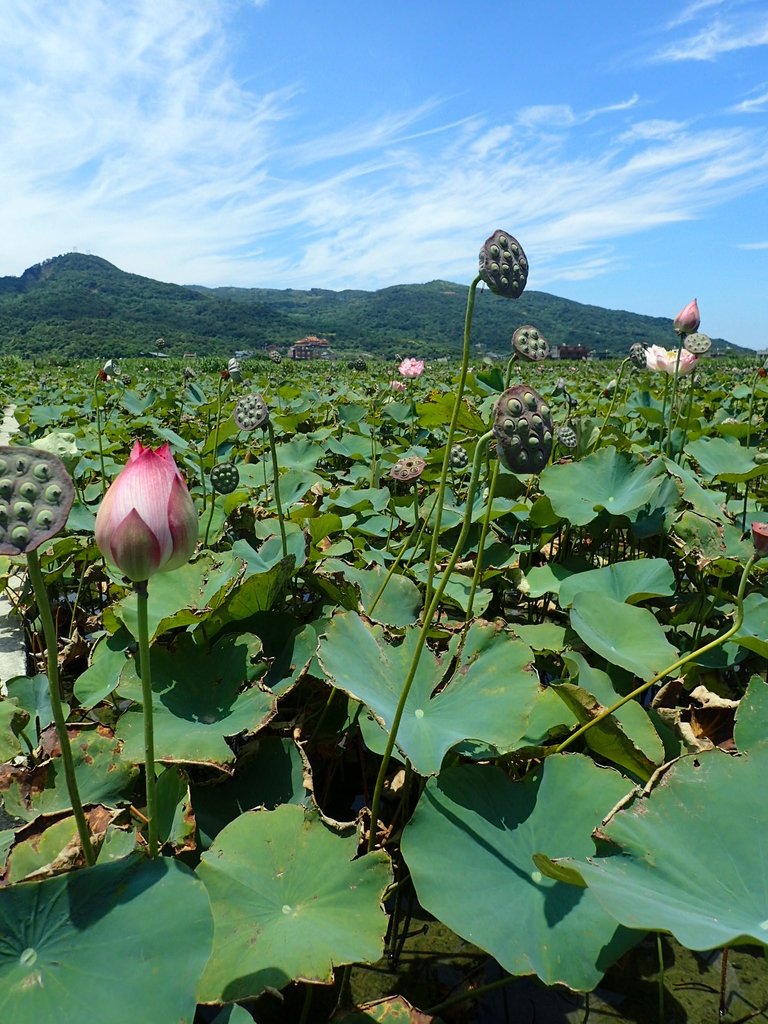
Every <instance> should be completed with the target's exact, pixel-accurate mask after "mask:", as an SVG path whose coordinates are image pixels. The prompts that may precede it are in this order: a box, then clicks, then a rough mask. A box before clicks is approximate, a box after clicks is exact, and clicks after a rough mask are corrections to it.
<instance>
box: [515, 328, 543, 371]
mask: <svg viewBox="0 0 768 1024" xmlns="http://www.w3.org/2000/svg"><path fill="white" fill-rule="evenodd" d="M512 348H513V349H514V350H515V352H517V353H518V354H519V355H521V356H523V357H524V358H525V359H530V360H532V361H533V362H538V361H539V360H540V359H546V358H547V356H548V355H549V342H548V341H547V339H546V338H545V337H544V335H543V334H539V332H538V330H537V329H536V328H535V327H531V325H530V324H525V326H524V327H518V328H517V330H516V331H515V333H514V334H513V335H512Z"/></svg>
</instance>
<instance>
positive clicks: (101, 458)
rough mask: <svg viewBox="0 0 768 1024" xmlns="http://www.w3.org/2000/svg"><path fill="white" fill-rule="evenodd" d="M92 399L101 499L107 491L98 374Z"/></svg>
mask: <svg viewBox="0 0 768 1024" xmlns="http://www.w3.org/2000/svg"><path fill="white" fill-rule="evenodd" d="M93 397H94V401H95V403H96V438H97V440H98V442H99V465H100V467H101V496H102V498H103V497H104V494H105V492H106V490H107V471H106V470H105V468H104V442H103V440H102V437H101V405H100V395H99V375H98V374H96V377H95V378H94V381H93Z"/></svg>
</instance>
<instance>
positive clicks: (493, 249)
mask: <svg viewBox="0 0 768 1024" xmlns="http://www.w3.org/2000/svg"><path fill="white" fill-rule="evenodd" d="M478 273H479V275H480V279H481V280H482V281H484V282H485V283H486V284H487V285H488V287H489V288H490V289H491V291H492V292H495V293H496V294H497V295H504V296H505V297H507V298H510V299H517V298H519V296H520V295H522V293H523V289H524V288H525V284H526V281H527V280H528V258H527V257H526V255H525V253H524V252H523V247H522V245H520V243H519V242H518V240H517V239H516V238H514V237H513V236H512V235H510V234H509V232H508V231H494V233H493V234H492V235H491V237H490V238H487V239H486V240H485V242H484V243H483V247H482V248H481V250H480V267H479V270H478Z"/></svg>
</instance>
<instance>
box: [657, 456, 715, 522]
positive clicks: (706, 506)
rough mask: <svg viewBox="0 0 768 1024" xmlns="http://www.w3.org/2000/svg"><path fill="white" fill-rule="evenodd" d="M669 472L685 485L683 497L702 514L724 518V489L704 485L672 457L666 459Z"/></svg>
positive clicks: (712, 517) (709, 517)
mask: <svg viewBox="0 0 768 1024" xmlns="http://www.w3.org/2000/svg"><path fill="white" fill-rule="evenodd" d="M664 466H665V467H666V469H667V472H668V473H669V474H670V475H671V476H673V477H675V478H676V479H677V480H679V481H680V483H681V484H682V487H683V498H684V499H685V501H687V502H688V503H689V504H690V505H692V506H693V507H694V508H695V509H696V511H697V512H699V513H700V514H701V515H704V516H707V518H708V519H714V520H715V521H719V520H721V519H723V518H724V513H725V495H724V494H723V492H722V491H714V490H711V489H710V488H707V487H702V485H701V481H700V479H699V477H698V476H697V475H696V474H695V473H694V472H693V471H692V470H690V469H688V468H687V467H685V466H678V464H677V463H676V462H672V460H671V459H665V460H664Z"/></svg>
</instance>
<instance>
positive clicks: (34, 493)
mask: <svg viewBox="0 0 768 1024" xmlns="http://www.w3.org/2000/svg"><path fill="white" fill-rule="evenodd" d="M0 474H1V475H0V498H1V499H2V502H1V503H0V554H3V555H20V554H23V553H25V552H27V551H34V549H35V548H37V547H39V546H40V545H41V544H42V543H43V542H44V541H46V540H49V539H50V538H51V537H53V536H54V535H55V534H57V533H58V532H59V530H61V529H62V528H63V527H64V526H65V524H66V522H67V516H68V515H69V510H70V508H71V507H72V502H73V501H74V498H75V488H74V486H73V484H72V481H71V479H70V477H69V474H68V473H67V471H66V469H65V467H64V463H63V462H62V461H61V459H59V458H58V457H57V456H56V455H53V454H52V453H51V452H46V451H42V450H40V449H39V448H33V447H24V448H22V447H11V446H7V445H3V446H1V447H0Z"/></svg>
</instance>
